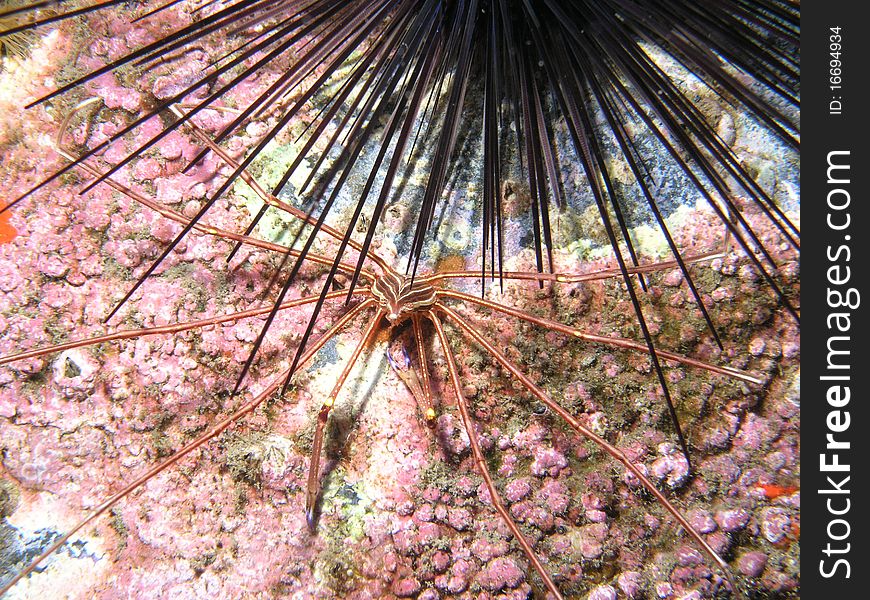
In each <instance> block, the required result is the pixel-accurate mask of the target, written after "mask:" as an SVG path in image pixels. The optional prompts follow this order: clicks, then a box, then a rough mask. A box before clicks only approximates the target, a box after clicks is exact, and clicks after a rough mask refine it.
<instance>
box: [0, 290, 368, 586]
mask: <svg viewBox="0 0 870 600" xmlns="http://www.w3.org/2000/svg"><path fill="white" fill-rule="evenodd" d="M368 305H369V304H368V303H367V302H363V303H361V304H358V305H357V306H355V307H353V308H352V309H350V310H349V311H347V312H346V313H345V314H344V315H343V316H342V317H341V318H340V319H338V321H336V322H335V323H334V324H333V325H332V327H330V328H329V329H328V330H327V331H326V333H324V334H323V335H322V336H321V337H320V339H318V340H317V341H316V342H315V343H314V344H313V345H312V346H311V347H310V348H308V349H307V350H306V351H305V354H303V356H302V357H301V358H300V360H299V363H298V366H297V368H296V370H298V369H299V368H300V367H301V366H302V365H303V364H305V363H306V362H307V361H308V360H310V359H311V357H312V356H314V355H315V354H317V352H318V351H320V349H321V348H323V346H324V344H326V342H327V341H329V340H330V339H331V338H332V337H333V336H334V335H335V334H336V333H338V332H339V331H341V330H342V329H344V327H345V326H346V325H347V324H348V323H349V322H350V321H351V320H353V319H354V318H355V317H356V316H357V315H359V313H360V312H361V311H362V310H363V309H364V308H365V307H367V306H368ZM290 375H292V373H290V369H286V370H285V371H284V372H283V373H281V374H280V375H279V376H278V377H275V378H274V379H273V380H272V383H270V384H269V385H268V386H267V387H266V389H264V390H263V391H262V392H260V393H259V394H258V395H257V396H255V397H254V398H253V399H252V400H250V401H248V402H246V403H245V404H244V405H243V406H242V407H241V408H240V409H239V410H237V411H236V412H234V413H233V414H231V415H229V416H228V417H226V418H224V419H223V420H221V421H220V422H218V423H217V424H216V425H214V426H213V427H212V428H211V429H209V430H208V431H206V432H205V433H203V434H202V435H200V436H199V437H198V438H196V439H195V440H193V441H192V442H189V443H187V444H186V445H185V446H184V447H182V448H181V449H180V450H178V451H177V452H175V454H173V455H172V456H170V457H169V458H167V459H166V460H164V461H163V462H161V463H159V464H157V465H155V466H153V467H152V468H151V469H149V470H148V471H146V472H145V473H144V474H143V475H140V476H139V477H137V478H136V479H135V480H133V481H132V482H131V483H129V484H127V485H126V486H125V487H124V488H123V489H122V490H121V491H119V492H118V493H117V494H115V495H114V496H112V497H110V498H108V499H107V500H105V501H104V502H103V503H102V504H100V505H99V506H98V507H97V508H95V509H94V510H92V511H91V512H90V513H88V514H87V515H86V516H85V518H83V519H82V520H81V521H79V522H78V523H77V524H76V525H75V526H74V527H73V528H72V529H71V530H69V531H68V532H66V533H65V534H63V535H62V536H61V537H60V538H58V540H57V541H56V542H54V543H53V544H52V545H51V546H49V548H48V549H47V550H46V551H45V552H43V553H42V554H40V555H39V556H37V557H36V558H35V559H34V560H33V561H32V562H31V563H30V564H29V565H27V567H25V569H24V570H23V571H21V572H20V573H18V574H17V575H15V576H14V577H13V578H12V579H11V580H10V581H8V582H7V583H6V585H4V586H3V587H2V588H0V596H3V595H4V594H5V593H6V592H8V591H9V590H10V589H12V587H13V586H15V584H16V583H18V582H19V581H21V580H22V579H23V578H25V577H27V575H29V574H30V573H31V572H33V570H34V569H36V567H38V566H39V564H40V563H41V562H42V561H44V560H45V559H46V558H48V557H49V556H51V555H52V554H54V553H55V552H56V551H57V550H58V549H59V548H60V547H61V546H63V545H64V544H66V543H67V541H68V540H69V539H70V538H71V537H72V536H73V535H75V534H76V532H78V531H79V530H80V529H82V528H83V527H84V526H85V525H87V524H88V523H90V522H91V521H93V520H94V519H96V518H97V517H99V516H100V515H102V514H103V513H105V512H106V511H107V510H109V509H110V508H112V507H113V506H114V505H115V504H117V503H118V502H119V501H120V500H122V499H123V498H125V497H126V496H128V495H129V494H130V493H131V492H133V491H134V490H136V489H138V488H139V487H141V486H142V485H144V484H145V483H147V482H148V481H149V480H151V479H152V478H153V477H155V476H156V475H158V474H160V473H162V472H163V471H165V470H166V469H168V468H169V467H171V466H172V465H174V464H175V463H177V462H178V461H179V460H181V459H182V458H184V457H185V456H187V455H188V454H190V453H191V452H193V451H194V450H196V449H197V448H199V447H200V446H202V445H203V444H205V443H206V442H208V441H209V440H211V439H212V438H214V437H216V436H218V435H219V434H220V433H222V432H223V431H224V430H226V429H227V428H228V427H229V426H230V425H232V424H233V423H235V422H236V421H238V420H239V419H241V418H242V417H244V416H245V415H247V414H249V413H251V412H252V411H253V410H254V409H256V408H257V407H258V406H259V405H260V404H262V403H263V401H264V400H266V398H268V397H269V396H271V395H272V394H273V393H274V392H275V391H277V390H278V388H280V387H281V386H282V385H283V383H284V380H285V379H286V378H287V377H288V376H290Z"/></svg>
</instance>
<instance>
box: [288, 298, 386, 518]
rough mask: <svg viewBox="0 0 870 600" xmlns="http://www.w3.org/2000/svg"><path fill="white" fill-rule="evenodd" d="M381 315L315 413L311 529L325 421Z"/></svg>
mask: <svg viewBox="0 0 870 600" xmlns="http://www.w3.org/2000/svg"><path fill="white" fill-rule="evenodd" d="M375 302H376V301H375V300H372V299H369V300H366V301H365V302H363V303H362V304H360V305H359V306H358V307H357V308H359V309H362V308H368V307H370V306H372V305H373V304H375ZM383 316H384V311H383V310H378V312H377V313H376V314H375V316H374V318H373V319H372V320H371V322H370V323H369V325H368V327H367V328H366V332H365V333H364V334H363V337H362V340H360V342H359V344H357V346H356V348H354V351H353V354H352V355H351V357H350V359H349V360H348V361H347V364H346V365H345V366H344V369H342V371H341V374H340V375H339V376H338V381H336V382H335V385H334V386H333V388H332V391H331V392H330V393H329V396H328V397H327V398H326V400H324V401H323V404H322V405H321V406H320V412H319V413H318V415H317V429H315V430H314V442H313V443H312V446H313V450H312V452H311V464H310V465H309V468H308V485H307V487H306V494H305V518H306V519H307V521H308V527H309V528H311V529H312V530H313V529H314V507H315V504H316V503H317V494H318V492H319V491H320V481H319V479H318V475H319V474H320V453H321V452H322V451H323V434H324V431H325V430H326V422H327V419H328V418H329V413H330V412H331V411H332V407H333V406H334V405H335V399H336V398H337V397H338V393H339V392H340V391H341V388H342V386H343V385H344V382H345V381H347V377H348V375H350V372H351V371H352V370H353V367H354V365H355V364H356V361H357V359H358V358H359V356H360V354H362V351H363V350H365V348H366V346H368V344H369V342H370V341H371V339H372V337H373V336H374V334H375V332H376V331H377V328H378V324H379V323H380V322H381V319H382V318H383Z"/></svg>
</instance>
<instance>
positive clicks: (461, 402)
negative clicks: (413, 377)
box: [426, 305, 562, 600]
mask: <svg viewBox="0 0 870 600" xmlns="http://www.w3.org/2000/svg"><path fill="white" fill-rule="evenodd" d="M436 306H438V305H436ZM439 308H440V307H439ZM426 314H427V316H428V317H429V319H430V320H431V321H432V324H433V325H434V326H435V332H436V333H437V334H438V339H439V341H440V342H441V348H442V350H443V352H444V356H445V357H446V358H447V369H448V370H449V371H450V379H451V382H452V384H453V389H454V390H455V392H456V404H457V405H458V407H459V415H460V416H461V417H462V424H463V426H464V427H465V431H466V432H467V433H468V439H469V440H470V441H471V451H472V454H473V455H474V462H475V463H476V464H477V468H478V469H479V470H480V473H481V475H482V476H483V480H484V482H485V483H486V488H487V489H488V490H489V496H490V498H491V499H492V504H493V506H494V507H495V510H496V511H497V512H498V514H499V515H501V518H502V519H503V520H504V522H505V524H506V525H507V526H508V528H509V529H510V530H511V533H512V534H513V536H514V538H515V539H516V540H517V542H518V543H519V545H520V546H522V549H523V553H525V555H526V556H527V557H528V559H529V560H530V561H531V562H532V565H534V567H535V570H536V571H537V572H538V574H539V575H540V576H541V579H543V580H544V584H545V585H546V586H547V589H548V590H550V592H551V593H552V594H553V595H554V596H555V597H556V598H558V599H559V600H562V594H561V593H559V588H557V587H556V584H555V583H553V580H552V579H551V578H550V575H549V574H548V573H547V571H546V570H545V569H544V565H542V564H541V562H540V561H539V560H538V557H537V556H536V555H535V551H534V550H533V549H532V546H531V545H530V544H529V542H528V541H527V540H526V538H525V536H524V535H523V534H522V532H521V531H520V528H519V527H518V526H517V524H516V523H515V522H514V520H513V518H512V517H511V516H510V513H508V511H507V509H506V508H505V506H504V503H503V502H502V500H501V497H500V496H499V494H498V490H497V489H496V487H495V483H494V482H493V481H492V476H491V475H490V474H489V468H488V467H487V466H486V461H485V460H484V458H483V451H482V450H481V449H480V443H479V442H478V440H477V434H476V433H475V432H474V422H473V421H472V419H471V414H470V413H469V412H468V405H467V402H466V400H465V396H463V394H462V383H461V382H460V381H459V372H458V370H457V369H456V361H455V360H454V358H453V352H452V351H451V350H450V346H449V344H448V343H447V336H446V335H445V334H444V327H443V326H442V325H441V320H440V319H439V318H438V316H437V315H436V314H434V313H433V312H432V311H427V313H426Z"/></svg>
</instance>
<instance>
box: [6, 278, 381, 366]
mask: <svg viewBox="0 0 870 600" xmlns="http://www.w3.org/2000/svg"><path fill="white" fill-rule="evenodd" d="M369 289H370V288H360V289H358V290H354V294H355V295H364V294H367V293H368V292H369ZM346 295H347V293H346V292H345V291H344V290H338V291H335V292H331V293H329V294H327V295H326V297H327V299H330V300H331V299H333V298H338V297H339V296H346ZM319 297H320V296H305V297H304V298H297V299H295V300H288V301H287V302H284V303H282V304H281V306H280V307H278V308H279V310H285V309H288V308H295V307H297V306H304V305H306V304H311V303H312V302H316V301H317V299H318V298H319ZM273 308H274V307H273V306H263V307H260V308H252V309H250V310H243V311H240V312H235V313H230V314H228V315H220V316H217V317H208V318H207V319H199V320H197V321H188V322H186V323H176V324H174V325H163V326H161V327H147V328H142V329H124V330H122V331H115V332H114V333H107V334H105V335H98V336H95V337H91V338H85V339H81V340H73V341H71V342H66V343H64V344H57V345H56V346H45V347H42V348H35V349H33V350H27V351H26V352H19V353H17V354H9V355H8V356H0V365H6V364H9V363H11V362H15V361H18V360H25V359H28V358H36V357H39V356H45V355H46V354H51V353H53V352H63V351H64V350H72V349H73V348H82V347H84V346H90V345H93V344H102V343H103V342H113V341H115V340H129V339H135V338H139V337H144V336H147V335H160V334H166V333H178V332H179V331H189V330H191V329H199V328H201V327H208V326H210V325H219V324H220V323H226V322H228V321H237V320H238V319H246V318H248V317H256V316H259V315H263V314H266V313H269V312H271V311H272V310H273Z"/></svg>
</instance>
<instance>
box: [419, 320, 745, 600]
mask: <svg viewBox="0 0 870 600" xmlns="http://www.w3.org/2000/svg"><path fill="white" fill-rule="evenodd" d="M435 309H436V310H438V311H440V312H442V313H444V314H445V315H446V316H447V317H449V319H450V320H451V321H452V322H453V323H455V324H456V325H458V326H459V327H460V328H461V329H462V330H463V331H464V332H465V334H466V335H468V336H469V337H471V338H472V339H474V341H476V342H477V343H478V344H479V345H480V346H482V347H483V348H485V349H486V351H487V352H489V353H490V354H491V355H492V357H493V358H495V360H496V361H497V362H498V363H499V364H500V365H501V366H502V367H503V368H504V369H506V370H507V371H508V372H509V373H511V374H512V375H513V376H514V377H516V378H517V379H519V381H520V383H522V384H523V386H524V387H525V388H526V389H527V390H529V392H531V393H532V394H533V395H534V396H535V397H536V398H538V400H540V401H541V402H543V403H544V404H545V405H546V406H547V407H548V408H549V409H550V410H552V411H553V412H554V413H556V414H557V415H559V416H560V417H561V418H562V419H563V420H564V421H565V422H566V423H568V425H570V426H571V428H572V429H574V431H576V432H577V433H579V434H580V435H582V436H583V437H585V438H586V439H588V440H591V441H592V442H594V443H595V444H596V445H597V446H598V447H599V448H601V449H602V450H604V451H605V452H606V453H607V454H609V455H610V456H611V457H613V458H614V459H616V460H617V461H619V462H620V463H621V464H622V465H623V466H624V467H625V468H626V469H628V470H629V471H630V472H631V473H632V475H634V476H635V477H636V478H637V479H638V481H640V482H641V484H642V485H643V487H645V488H646V489H647V491H649V493H651V494H652V495H653V496H655V498H656V500H657V501H658V502H659V504H661V505H662V506H663V507H664V508H665V509H666V510H667V511H668V512H669V513H671V515H672V516H673V517H674V519H676V520H677V522H678V523H679V524H680V525H681V526H682V527H683V529H685V530H686V532H687V533H688V534H689V536H691V537H692V539H694V540H695V542H696V543H697V544H698V545H699V546H700V547H701V548H702V549H703V550H704V552H705V553H706V554H707V555H708V556H709V557H710V558H711V559H712V560H713V561H714V562H715V563H716V564H717V565H719V568H720V569H721V570H722V572H723V573H725V576H726V577H727V579H728V582H729V583H730V584H731V589H732V590H733V591H734V593H739V592H738V590H739V588H738V587H737V584H736V581H735V580H734V575H733V574H732V573H731V569H730V568H728V565H727V563H726V562H725V561H724V560H723V559H722V558H721V557H720V556H719V555H718V554H717V553H716V551H715V550H713V548H712V547H711V546H710V545H709V544H708V543H707V541H706V540H705V539H704V538H703V537H702V536H701V534H700V533H698V532H697V531H695V529H694V527H692V525H691V524H690V523H689V521H688V520H686V518H685V517H684V516H683V515H682V514H681V513H680V511H679V510H677V508H676V507H675V506H674V505H673V504H671V502H670V500H668V499H667V498H666V497H665V495H664V494H663V493H662V492H661V491H659V489H658V488H657V487H656V486H655V485H654V484H653V482H652V481H650V480H649V479H648V478H647V477H646V475H644V474H643V472H642V471H641V470H640V469H639V468H638V467H637V466H636V465H635V464H634V463H633V462H631V461H630V460H629V459H628V457H627V456H626V455H625V453H623V452H622V450H620V449H619V448H617V447H616V446H614V445H613V444H611V443H610V442H608V441H607V440H605V439H604V438H603V437H601V436H599V435H597V434H596V433H595V432H594V431H592V430H591V429H589V428H588V427H586V426H585V425H583V424H582V423H581V422H580V421H578V420H577V419H576V418H574V416H573V415H571V413H569V412H567V411H566V410H565V409H564V408H562V407H561V406H559V404H557V403H556V402H554V401H553V400H552V399H551V398H550V397H549V396H548V395H547V394H546V392H544V390H542V389H541V388H539V387H538V386H537V385H535V383H534V382H533V381H532V380H531V379H529V378H528V377H527V376H526V375H525V374H524V373H523V372H522V371H521V370H520V369H519V367H517V366H516V365H514V364H513V363H512V362H511V361H510V360H509V359H508V358H507V357H506V356H504V355H503V354H502V353H500V352H499V351H498V350H497V349H496V348H495V346H493V345H492V344H491V343H489V342H488V341H487V340H486V338H484V337H483V335H481V334H480V333H479V332H478V331H476V330H475V329H474V327H472V326H471V325H470V324H469V323H467V322H466V321H465V319H463V318H462V317H461V316H460V315H459V314H458V313H457V312H456V311H454V310H451V309H450V308H448V307H446V306H444V305H443V304H441V303H436V304H435ZM436 329H438V330H439V337H440V336H442V335H443V334H442V333H441V331H440V325H438V326H436ZM442 343H443V342H442Z"/></svg>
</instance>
